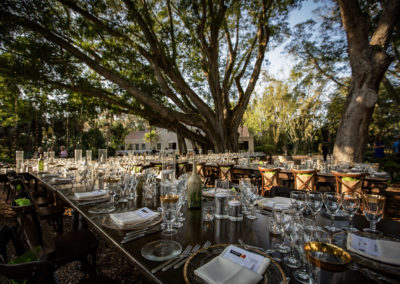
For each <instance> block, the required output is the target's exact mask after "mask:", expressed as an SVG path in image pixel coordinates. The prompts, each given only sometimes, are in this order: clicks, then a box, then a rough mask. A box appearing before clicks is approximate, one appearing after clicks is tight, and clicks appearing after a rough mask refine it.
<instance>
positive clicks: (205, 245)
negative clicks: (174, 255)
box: [174, 241, 211, 269]
mask: <svg viewBox="0 0 400 284" xmlns="http://www.w3.org/2000/svg"><path fill="white" fill-rule="evenodd" d="M209 246H211V242H210V241H206V242H205V243H204V245H203V247H202V248H203V249H206V248H209ZM199 249H200V246H199ZM199 249H197V250H196V251H194V252H192V253H191V254H190V255H192V254H194V253H195V252H197V251H198V250H199ZM190 255H189V256H187V257H185V258H184V259H182V260H181V261H180V262H178V263H177V264H175V265H174V269H178V268H179V267H181V266H182V265H184V264H185V262H186V260H187V259H188V258H189V257H190Z"/></svg>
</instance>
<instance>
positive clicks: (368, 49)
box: [333, 0, 400, 163]
mask: <svg viewBox="0 0 400 284" xmlns="http://www.w3.org/2000/svg"><path fill="white" fill-rule="evenodd" d="M339 6H340V13H341V17H342V22H343V26H344V29H345V31H346V36H347V43H348V53H349V58H350V65H351V70H352V78H351V85H350V89H349V95H348V97H347V101H346V104H345V107H344V111H343V115H342V120H341V122H340V125H339V129H338V131H337V136H336V141H335V145H334V150H333V157H334V160H335V161H336V162H346V163H353V162H362V160H363V156H364V151H365V146H366V142H367V138H368V127H369V124H370V120H371V116H372V113H373V110H374V106H375V103H376V101H377V99H378V89H379V84H380V82H381V81H382V78H383V76H384V74H385V72H386V70H387V69H388V67H389V65H390V63H391V62H392V58H391V57H390V56H389V55H388V54H387V53H386V50H387V48H388V45H389V42H390V38H391V35H392V32H393V27H394V25H395V24H396V22H397V21H398V18H399V17H400V0H390V1H387V2H386V5H385V7H384V9H383V12H382V14H381V17H380V19H379V22H378V25H377V27H376V28H375V29H374V30H373V27H372V25H371V24H370V23H371V20H370V18H369V16H368V15H367V14H365V13H363V12H362V10H361V8H360V6H359V3H358V1H356V0H340V1H339ZM371 34H372V36H370V35H371Z"/></svg>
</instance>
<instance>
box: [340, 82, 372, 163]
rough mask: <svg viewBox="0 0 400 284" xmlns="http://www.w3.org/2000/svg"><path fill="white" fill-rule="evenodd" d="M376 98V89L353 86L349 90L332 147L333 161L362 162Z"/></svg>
mask: <svg viewBox="0 0 400 284" xmlns="http://www.w3.org/2000/svg"><path fill="white" fill-rule="evenodd" d="M377 98H378V95H377V93H376V91H373V90H371V89H369V90H368V89H367V90H365V89H359V88H357V89H356V88H354V90H352V91H351V92H350V94H349V102H348V103H347V104H346V106H345V110H344V114H343V117H342V120H341V122H340V125H339V129H338V134H337V137H336V141H335V146H334V149H333V155H334V159H335V161H338V162H346V163H353V162H356V163H359V162H362V160H363V157H364V152H365V146H366V144H367V138H368V127H369V124H370V121H371V116H372V113H373V111H374V106H375V102H376V100H377Z"/></svg>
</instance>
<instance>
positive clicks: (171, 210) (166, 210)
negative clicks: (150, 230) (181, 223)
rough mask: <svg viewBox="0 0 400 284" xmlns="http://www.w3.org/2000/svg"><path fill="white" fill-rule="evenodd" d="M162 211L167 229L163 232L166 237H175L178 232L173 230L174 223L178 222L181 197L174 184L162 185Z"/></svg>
mask: <svg viewBox="0 0 400 284" xmlns="http://www.w3.org/2000/svg"><path fill="white" fill-rule="evenodd" d="M160 199H161V210H162V213H163V218H164V221H165V223H167V228H166V229H165V230H164V231H163V232H162V234H163V235H165V236H172V235H175V234H176V233H177V232H178V231H177V230H176V229H174V228H172V223H173V222H175V220H176V213H177V207H178V200H179V195H178V193H177V192H176V187H175V186H174V185H172V184H161V192H160Z"/></svg>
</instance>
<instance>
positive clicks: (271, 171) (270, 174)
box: [258, 167, 280, 196]
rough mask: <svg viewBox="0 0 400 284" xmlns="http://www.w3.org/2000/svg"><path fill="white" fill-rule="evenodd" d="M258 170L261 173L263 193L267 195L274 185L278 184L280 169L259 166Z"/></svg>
mask: <svg viewBox="0 0 400 284" xmlns="http://www.w3.org/2000/svg"><path fill="white" fill-rule="evenodd" d="M258 170H259V171H260V174H261V185H262V187H261V195H262V196H265V195H266V194H267V193H268V192H269V191H270V190H271V188H272V187H273V186H278V178H279V171H280V169H278V168H263V167H258Z"/></svg>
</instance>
